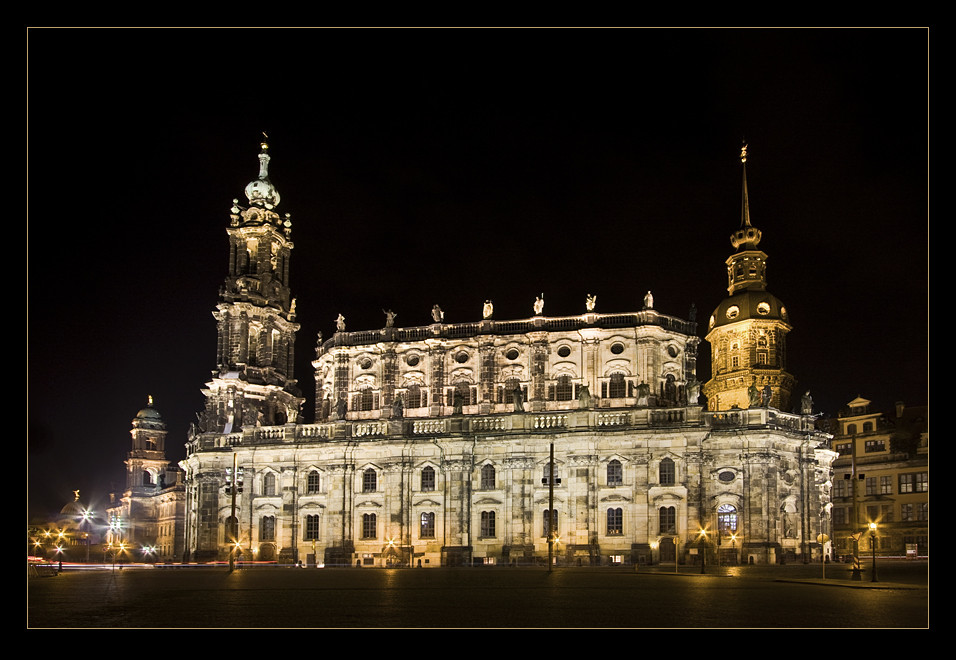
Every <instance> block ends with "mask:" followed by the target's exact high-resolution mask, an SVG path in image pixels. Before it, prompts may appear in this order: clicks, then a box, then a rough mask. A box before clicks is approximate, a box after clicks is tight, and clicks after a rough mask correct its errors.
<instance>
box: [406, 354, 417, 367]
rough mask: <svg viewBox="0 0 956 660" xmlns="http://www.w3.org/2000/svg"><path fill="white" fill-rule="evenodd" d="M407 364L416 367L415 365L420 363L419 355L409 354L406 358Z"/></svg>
mask: <svg viewBox="0 0 956 660" xmlns="http://www.w3.org/2000/svg"><path fill="white" fill-rule="evenodd" d="M405 364H407V365H408V366H410V367H414V366H415V365H417V364H418V356H417V355H409V356H408V357H407V358H405Z"/></svg>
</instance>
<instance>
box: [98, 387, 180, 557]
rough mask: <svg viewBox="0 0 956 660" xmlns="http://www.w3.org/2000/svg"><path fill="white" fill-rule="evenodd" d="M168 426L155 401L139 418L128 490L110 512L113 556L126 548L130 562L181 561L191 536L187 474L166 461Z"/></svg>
mask: <svg viewBox="0 0 956 660" xmlns="http://www.w3.org/2000/svg"><path fill="white" fill-rule="evenodd" d="M166 433H167V431H166V423H165V422H164V421H163V418H162V416H161V415H160V414H159V412H158V411H157V410H156V409H155V408H154V407H153V399H152V397H150V398H149V401H148V404H147V406H146V407H145V408H143V409H142V410H140V411H139V412H138V413H137V414H136V417H135V418H134V419H133V428H132V430H131V431H130V434H131V435H132V442H133V446H132V449H131V451H130V452H129V454H127V459H126V490H125V491H124V492H123V493H122V494H119V495H118V496H117V494H111V495H110V499H111V502H110V506H109V507H107V509H106V515H107V522H108V525H109V530H108V531H107V533H106V539H105V543H106V545H107V547H108V548H109V550H108V551H107V552H108V553H112V552H115V551H117V548H119V547H120V545H121V544H122V547H123V552H125V553H128V554H127V555H126V558H127V559H130V560H135V561H140V560H143V561H149V562H156V561H163V562H169V561H180V560H181V559H182V558H183V539H184V538H185V529H184V522H185V490H186V489H185V485H184V480H183V472H182V470H180V468H179V467H178V466H176V465H175V464H173V463H170V462H169V461H168V460H167V458H166Z"/></svg>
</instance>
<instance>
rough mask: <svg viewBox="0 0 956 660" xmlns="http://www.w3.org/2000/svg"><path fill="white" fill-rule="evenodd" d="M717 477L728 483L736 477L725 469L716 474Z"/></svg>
mask: <svg viewBox="0 0 956 660" xmlns="http://www.w3.org/2000/svg"><path fill="white" fill-rule="evenodd" d="M717 478H718V479H720V480H721V481H723V482H724V483H729V482H731V481H733V480H734V479H735V478H736V475H734V473H733V472H730V471H727V470H725V471H724V472H721V473H720V474H718V475H717Z"/></svg>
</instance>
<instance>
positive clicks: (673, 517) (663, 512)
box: [658, 506, 677, 534]
mask: <svg viewBox="0 0 956 660" xmlns="http://www.w3.org/2000/svg"><path fill="white" fill-rule="evenodd" d="M658 524H659V527H660V533H661V534H676V533H677V509H675V508H674V507H672V506H662V507H661V508H660V510H659V511H658Z"/></svg>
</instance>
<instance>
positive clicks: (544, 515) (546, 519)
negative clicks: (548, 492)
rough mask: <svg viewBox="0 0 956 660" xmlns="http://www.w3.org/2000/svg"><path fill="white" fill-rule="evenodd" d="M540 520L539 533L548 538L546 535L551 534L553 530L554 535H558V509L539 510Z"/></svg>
mask: <svg viewBox="0 0 956 660" xmlns="http://www.w3.org/2000/svg"><path fill="white" fill-rule="evenodd" d="M541 521H542V523H543V525H542V529H541V535H542V536H543V537H545V538H548V535H549V534H551V530H552V529H553V530H554V535H555V536H557V535H558V510H557V509H551V510H550V511H549V510H548V509H545V510H544V511H542V512H541Z"/></svg>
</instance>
